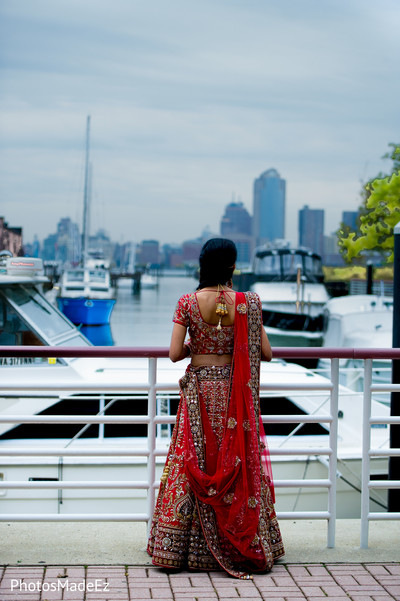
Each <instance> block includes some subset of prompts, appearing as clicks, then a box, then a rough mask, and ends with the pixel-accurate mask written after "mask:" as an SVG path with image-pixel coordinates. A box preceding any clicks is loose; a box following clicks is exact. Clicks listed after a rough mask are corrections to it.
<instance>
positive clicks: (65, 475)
mask: <svg viewBox="0 0 400 601" xmlns="http://www.w3.org/2000/svg"><path fill="white" fill-rule="evenodd" d="M40 270H41V265H40V260H31V259H27V258H24V259H18V260H14V259H10V258H9V259H7V261H6V262H5V264H4V266H3V267H2V268H1V269H0V320H1V322H0V344H2V345H23V344H28V345H51V346H61V347H62V346H73V347H77V346H81V347H82V346H83V347H85V346H86V347H90V346H91V344H90V342H89V341H88V340H87V339H86V338H85V337H84V336H83V335H82V334H81V333H80V332H79V331H78V329H77V328H76V327H75V326H74V325H73V324H72V323H71V322H70V321H69V320H68V319H67V318H66V317H65V316H64V315H63V314H62V313H61V312H60V311H58V310H57V308H55V307H54V306H53V305H51V304H50V303H49V302H48V301H47V300H46V298H45V297H44V296H43V293H42V286H43V284H45V283H46V281H47V278H44V277H43V276H42V275H41V271H40ZM185 368H186V362H181V363H180V364H179V363H178V364H172V363H171V362H170V361H169V360H168V359H166V358H165V359H158V361H157V373H156V377H157V392H156V396H157V398H156V402H157V408H158V413H159V414H166V415H174V414H175V413H176V409H177V406H178V402H179V394H178V388H177V385H178V380H179V378H180V377H181V376H182V375H183V372H184V370H185ZM0 371H1V381H0V415H1V416H2V417H6V416H7V415H8V416H11V415H12V416H15V415H18V414H20V415H32V416H35V415H42V416H45V415H67V416H68V415H70V416H74V417H76V416H79V415H100V416H101V415H103V414H105V415H107V416H121V415H125V416H130V415H135V416H146V415H147V414H148V407H149V392H148V382H149V361H148V359H145V358H142V359H141V358H138V359H132V358H127V359H107V358H65V359H64V358H60V359H51V358H49V359H47V358H46V359H29V358H26V359H25V358H20V359H18V358H17V359H14V358H8V357H4V358H2V359H1V360H0ZM282 383H284V385H285V386H287V389H284V388H283V387H282ZM261 384H262V391H261V411H262V414H263V415H265V416H267V418H266V434H267V438H268V441H269V446H270V449H271V450H275V451H276V450H279V451H282V454H278V455H277V454H276V452H274V453H273V455H272V463H273V471H274V477H275V479H277V480H282V479H283V480H285V479H296V480H298V479H305V478H317V479H319V478H322V479H326V478H327V473H328V468H327V461H326V454H324V453H326V451H323V450H324V449H326V448H327V447H328V446H329V441H328V438H329V424H328V423H325V422H323V421H322V420H321V421H318V422H317V423H309V424H299V425H297V426H295V425H294V424H293V423H289V424H285V423H283V424H282V423H277V424H273V423H268V416H274V415H282V414H284V415H299V416H302V415H305V414H317V415H324V416H327V417H329V415H330V408H329V386H330V383H329V381H328V380H327V379H326V378H324V377H322V376H321V375H317V374H314V373H312V372H311V371H309V370H307V369H305V368H304V367H301V366H299V365H295V364H288V363H285V362H283V361H278V360H274V361H272V362H271V363H268V364H267V363H263V364H262V371H261ZM310 388H311V389H312V390H310ZM362 404H363V399H362V396H361V395H360V394H358V393H355V392H354V391H351V390H349V389H347V388H343V387H342V388H341V390H340V398H339V416H340V419H339V423H338V474H337V476H338V494H337V504H338V516H339V517H357V516H358V515H359V514H360V474H361V429H360V423H361V421H362ZM372 412H373V414H374V415H387V414H388V412H389V409H388V407H384V406H382V405H381V404H380V403H376V402H373V403H372ZM9 419H10V418H9ZM156 428H157V435H156V448H157V449H158V450H159V451H161V452H165V451H166V449H167V447H168V443H169V438H170V435H171V425H169V424H159V425H157V427H156ZM388 437H389V430H388V428H387V427H386V426H384V427H378V428H372V444H373V446H374V448H385V447H386V448H387V446H388ZM310 447H311V448H312V453H311V454H308V452H307V453H305V454H304V455H302V454H301V453H299V452H298V451H294V450H295V449H301V448H303V449H306V448H307V449H308V448H310ZM21 448H22V449H23V451H22V450H20V451H18V449H21ZM39 448H40V449H41V452H40V453H39V452H38V454H37V455H35V450H39ZM43 448H45V449H46V452H48V454H47V455H46V453H43V452H42V450H43ZM52 449H57V452H56V453H54V454H49V453H51V452H52ZM60 449H61V451H60ZM109 449H113V450H114V451H115V454H114V456H112V457H111V456H108V457H105V456H102V455H99V450H100V451H102V450H109ZM132 449H133V450H136V452H137V454H136V456H129V451H130V450H132ZM290 449H293V453H295V454H292V455H288V454H287V451H288V450H290ZM71 450H72V451H81V452H83V455H82V456H74V455H73V454H68V452H69V451H71ZM319 450H320V453H319ZM0 451H1V461H0V463H1V467H0V480H3V481H6V480H12V481H28V480H30V481H37V480H48V481H60V482H61V481H63V482H64V481H68V480H74V481H75V480H83V481H85V480H88V481H90V480H95V481H99V480H101V481H106V480H121V481H122V480H126V481H136V480H139V481H143V480H144V479H145V477H146V476H145V475H146V474H147V466H148V462H149V457H148V426H147V425H146V424H145V423H136V424H118V423H108V424H92V425H89V426H88V425H87V424H86V425H85V423H60V424H54V423H53V424H51V423H49V424H39V423H34V424H20V425H18V424H16V423H9V422H0ZM17 451H18V452H17ZM127 451H128V454H127ZM142 452H143V454H142V455H141V453H142ZM8 453H9V454H8ZM13 453H14V454H13ZM85 453H86V456H84V454H85ZM90 453H92V456H90ZM96 453H97V455H96ZM88 455H89V456H88ZM163 462H164V457H163V456H159V457H158V458H157V465H156V467H157V475H156V478H158V476H160V475H161V472H162V467H163ZM371 473H372V477H375V478H384V477H385V476H386V474H387V458H384V457H375V458H372V459H371ZM146 497H147V492H146V490H139V489H138V490H136V489H129V488H123V487H122V488H121V489H107V488H99V489H96V488H92V489H91V488H88V489H83V490H82V489H77V488H68V489H32V490H30V491H29V492H28V491H27V490H26V489H19V488H12V489H8V490H7V489H0V511H2V512H4V513H43V512H45V513H55V514H57V513H58V514H63V513H83V512H87V513H90V512H100V513H102V512H110V511H112V512H125V513H130V512H132V511H140V510H142V511H143V508H145V507H146ZM371 497H372V498H373V500H372V501H371V507H372V508H373V509H374V510H375V511H385V508H386V493H385V492H381V491H374V492H372V493H371ZM277 498H278V501H277V509H278V510H279V511H293V510H295V509H296V510H299V511H310V510H316V511H319V510H321V511H324V510H326V504H327V492H326V490H325V489H323V488H310V487H306V486H304V487H302V486H299V487H297V488H296V487H293V486H291V487H287V488H281V489H280V490H279V491H278V494H277Z"/></svg>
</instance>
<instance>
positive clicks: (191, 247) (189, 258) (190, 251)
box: [182, 237, 204, 263]
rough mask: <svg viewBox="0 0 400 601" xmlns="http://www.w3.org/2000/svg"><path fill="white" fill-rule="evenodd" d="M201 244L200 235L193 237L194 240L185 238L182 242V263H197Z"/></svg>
mask: <svg viewBox="0 0 400 601" xmlns="http://www.w3.org/2000/svg"><path fill="white" fill-rule="evenodd" d="M203 244H204V242H203V238H202V237H201V238H195V239H194V240H185V242H183V244H182V260H183V263H198V261H199V256H200V251H201V249H202V246H203Z"/></svg>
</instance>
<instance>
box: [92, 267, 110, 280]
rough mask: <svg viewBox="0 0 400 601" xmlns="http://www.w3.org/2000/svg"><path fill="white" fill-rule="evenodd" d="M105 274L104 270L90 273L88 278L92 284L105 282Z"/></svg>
mask: <svg viewBox="0 0 400 601" xmlns="http://www.w3.org/2000/svg"><path fill="white" fill-rule="evenodd" d="M106 275H107V272H106V271H104V270H99V269H98V270H96V271H90V272H89V276H90V280H91V281H92V282H105V281H106Z"/></svg>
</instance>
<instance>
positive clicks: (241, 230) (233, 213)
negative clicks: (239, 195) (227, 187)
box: [220, 202, 252, 237]
mask: <svg viewBox="0 0 400 601" xmlns="http://www.w3.org/2000/svg"><path fill="white" fill-rule="evenodd" d="M251 225H252V224H251V216H250V214H249V212H248V210H247V209H246V207H245V206H244V204H243V203H242V202H231V203H229V204H228V205H227V206H226V207H225V213H224V215H223V217H222V219H221V228H220V229H221V236H224V237H225V236H226V237H229V236H232V235H233V234H248V235H249V236H250V235H251Z"/></svg>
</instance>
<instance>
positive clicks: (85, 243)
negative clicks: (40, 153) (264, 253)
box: [82, 115, 90, 265]
mask: <svg viewBox="0 0 400 601" xmlns="http://www.w3.org/2000/svg"><path fill="white" fill-rule="evenodd" d="M89 151H90V115H88V117H87V121H86V153H85V157H86V158H85V185H84V191H83V225H82V264H83V265H84V264H85V262H86V259H87V254H88V250H89V198H90V162H89Z"/></svg>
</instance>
